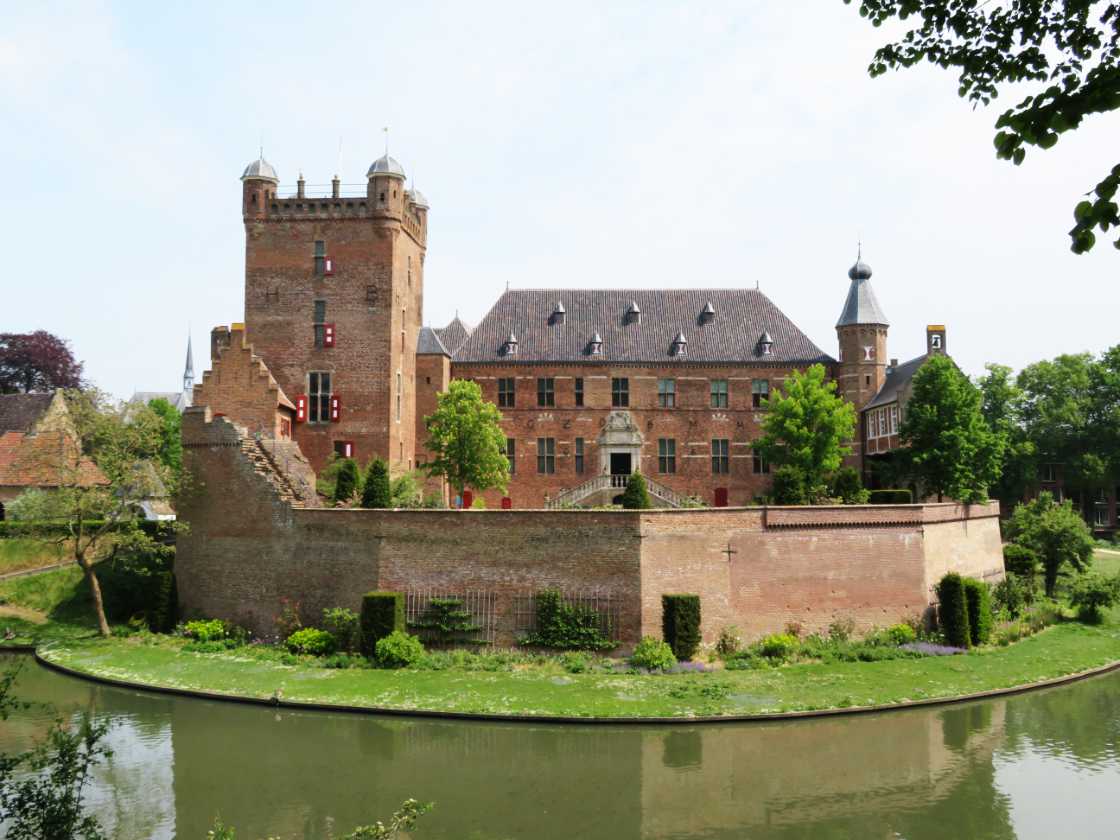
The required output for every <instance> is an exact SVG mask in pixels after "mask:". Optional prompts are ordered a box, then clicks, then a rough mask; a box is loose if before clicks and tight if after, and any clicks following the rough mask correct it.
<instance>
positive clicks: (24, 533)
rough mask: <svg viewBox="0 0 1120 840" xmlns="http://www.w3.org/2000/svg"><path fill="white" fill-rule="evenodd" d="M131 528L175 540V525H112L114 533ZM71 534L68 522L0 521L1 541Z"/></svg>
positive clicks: (96, 523) (93, 524) (90, 525)
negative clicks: (9, 538) (11, 538)
mask: <svg viewBox="0 0 1120 840" xmlns="http://www.w3.org/2000/svg"><path fill="white" fill-rule="evenodd" d="M104 525H105V520H104V519H87V520H85V521H84V522H83V523H82V527H83V528H85V529H86V530H94V529H97V528H101V527H103V526H104ZM130 528H139V529H140V530H141V531H143V532H144V533H145V534H147V535H148V536H150V537H154V538H157V539H160V540H163V541H172V540H174V538H175V523H173V522H154V521H149V520H147V519H141V520H130V521H128V522H117V523H114V524H113V525H112V530H114V531H126V530H128V529H130ZM69 533H70V524H69V523H68V522H35V521H30V520H22V519H0V539H5V538H8V537H65V536H67V535H68V534H69Z"/></svg>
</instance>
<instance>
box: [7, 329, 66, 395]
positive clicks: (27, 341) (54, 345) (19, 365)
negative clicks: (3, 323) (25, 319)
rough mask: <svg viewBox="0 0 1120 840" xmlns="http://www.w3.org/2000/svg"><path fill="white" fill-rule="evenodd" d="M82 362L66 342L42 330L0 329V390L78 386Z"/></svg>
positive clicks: (20, 390)
mask: <svg viewBox="0 0 1120 840" xmlns="http://www.w3.org/2000/svg"><path fill="white" fill-rule="evenodd" d="M81 384H82V363H81V362H79V361H76V360H75V359H74V354H73V352H72V351H71V350H70V345H69V343H68V342H66V341H63V340H62V339H61V338H58V337H57V336H53V335H51V334H50V333H49V332H46V331H45V330H37V331H36V332H33V333H0V394H18V393H25V394H29V393H32V392H36V391H53V390H55V389H56V388H79V387H81Z"/></svg>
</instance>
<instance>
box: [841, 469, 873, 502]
mask: <svg viewBox="0 0 1120 840" xmlns="http://www.w3.org/2000/svg"><path fill="white" fill-rule="evenodd" d="M832 495H833V496H835V497H836V498H838V499H840V501H842V502H843V503H844V504H846V505H862V504H865V503H866V502H867V499H868V496H869V492H868V491H867V490H865V489H864V487H863V480H862V479H861V478H860V477H859V471H858V470H857V469H856V468H855V467H841V468H840V469H838V470H837V471H836V474H835V475H834V476H833V477H832Z"/></svg>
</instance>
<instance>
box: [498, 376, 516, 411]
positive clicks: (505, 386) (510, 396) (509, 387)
mask: <svg viewBox="0 0 1120 840" xmlns="http://www.w3.org/2000/svg"><path fill="white" fill-rule="evenodd" d="M515 403H516V394H515V393H514V379H513V377H512V376H508V377H499V379H498V408H513V407H514V405H515Z"/></svg>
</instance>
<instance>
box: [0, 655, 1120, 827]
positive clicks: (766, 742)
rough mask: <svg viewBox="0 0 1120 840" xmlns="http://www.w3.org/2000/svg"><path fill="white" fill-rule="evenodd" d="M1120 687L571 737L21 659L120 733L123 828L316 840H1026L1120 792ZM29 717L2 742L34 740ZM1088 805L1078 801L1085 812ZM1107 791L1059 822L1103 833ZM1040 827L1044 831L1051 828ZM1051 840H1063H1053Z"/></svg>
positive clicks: (111, 804)
mask: <svg viewBox="0 0 1120 840" xmlns="http://www.w3.org/2000/svg"><path fill="white" fill-rule="evenodd" d="M1118 688H1120V676H1114V677H1109V678H1104V679H1099V680H1093V681H1088V682H1084V683H1080V684H1077V685H1074V686H1070V687H1067V688H1064V689H1059V690H1052V691H1048V692H1045V693H1042V694H1034V695H1025V696H1021V697H1016V698H1011V699H1008V700H1000V701H993V702H988V703H976V704H970V705H965V706H956V707H950V708H945V709H939V710H935V709H931V710H915V711H912V712H906V713H902V714H886V715H874V716H864V717H851V718H829V719H822V720H818V721H812V722H808V721H800V722H789V723H775V724H766V725H726V726H697V727H673V728H656V727H609V728H588V727H559V726H513V725H501V724H461V723H443V722H437V721H416V720H408V719H404V718H399V719H397V718H393V719H378V718H367V717H359V716H349V715H326V714H318V713H292V712H280V713H278V712H276V711H275V710H270V709H262V708H251V707H242V706H236V705H229V704H219V703H208V702H199V701H188V700H177V699H172V698H164V697H158V696H153V695H146V694H142V693H135V692H127V691H121V690H117V689H107V688H103V687H99V686H94V685H91V684H88V683H83V682H79V681H76V680H71V679H68V678H64V677H60V676H58V675H55V674H53V673H49V672H46V671H42V670H40V669H38V668H36V667H34V666H33V665H31V664H30V663H28V664H27V665H26V667H25V671H24V674H23V675H22V676H21V678H20V683H19V690H20V693H21V694H22V695H23V696H32V697H35V698H36V699H43V700H50V701H51V702H53V703H55V704H56V705H58V706H59V707H60V708H63V709H65V710H67V712H68V713H73V711H74V710H76V709H79V708H90V709H95V710H96V711H97V713H98V714H105V715H109V716H111V717H112V718H113V719H114V722H115V724H116V725H115V726H114V729H113V733H112V736H111V737H112V741H113V744H112V745H113V748H114V751H115V753H116V754H115V756H114V758H113V760H112V763H111V765H110V766H108V767H106V768H104V770H103V771H102V772H101V773H100V774H99V776H98V778H97V784H96V791H95V795H94V797H93V798H92V800H91V802H92V804H93V806H94V807H95V809H96V810H97V811H98V813H99V815H101V816H102V818H103V820H104V821H105V823H106V825H107V826H108V827H109V828H110V834H111V835H112V836H115V837H119V838H124V840H127V839H128V838H148V837H153V838H174V837H178V838H184V840H186V838H191V840H194V839H195V838H202V837H204V836H205V833H206V829H207V828H208V827H209V825H210V824H211V822H212V820H213V818H214V816H215V814H221V816H222V818H223V819H224V820H226V821H227V822H231V823H234V824H236V825H237V826H238V827H239V832H238V834H239V836H243V837H247V838H258V837H265V836H269V835H282V836H283V837H285V838H308V839H309V840H310V839H311V838H323V837H326V836H327V835H328V833H329V831H330V830H331V828H332V827H333V828H334V829H335V830H336V831H338V832H341V831H344V830H347V829H349V828H350V827H351V826H353V825H355V824H358V823H361V822H369V821H372V820H373V819H376V818H377V817H383V816H385V815H387V814H388V813H389V812H391V811H392V810H393V808H394V807H395V806H396V805H397V804H399V802H400V801H401V800H403V799H405V798H407V797H409V796H414V797H416V798H418V799H421V800H435V801H436V802H437V808H436V810H435V811H434V812H433V813H432V814H431V815H430V816H428V817H426V818H425V819H424V821H423V823H422V824H421V826H422V828H421V829H420V830H418V831H417V832H416V837H417V838H418V840H419V838H456V840H462V838H472V840H482V838H486V839H487V840H506V838H517V839H518V840H522V838H534V840H536V838H540V839H541V840H550V839H551V838H565V839H566V840H567V838H573V837H580V838H591V839H592V840H597V839H598V838H612V839H613V838H642V839H643V840H645V838H733V837H734V838H743V837H750V838H783V839H784V838H849V837H850V838H884V839H885V838H899V837H901V838H913V840H920V838H927V837H928V838H937V840H944V838H945V837H961V838H1028V837H1035V836H1045V835H1044V834H1042V833H1041V832H1039V831H1038V830H1037V829H1038V828H1040V827H1041V825H1040V821H1039V819H1038V818H1037V815H1036V813H1035V812H1036V811H1037V809H1038V808H1039V807H1040V806H1039V803H1044V802H1047V803H1050V804H1051V807H1055V806H1054V805H1053V802H1054V800H1053V798H1052V792H1053V791H1054V790H1055V789H1061V788H1062V786H1063V785H1065V786H1066V787H1068V788H1069V789H1079V786H1080V787H1081V788H1084V784H1083V781H1084V776H1085V774H1091V775H1093V776H1096V777H1099V780H1100V781H1101V783H1102V785H1103V787H1102V791H1103V790H1105V789H1106V788H1107V787H1108V786H1113V787H1114V786H1115V785H1116V783H1117V782H1118V781H1120V761H1118V755H1117V745H1118V743H1120V699H1118V698H1120V692H1118V691H1117V689H1118ZM48 723H49V718H48V717H46V716H44V715H42V714H41V713H36V714H31V715H21V716H20V717H19V718H18V719H13V720H12V721H9V723H8V725H7V726H6V727H5V729H4V730H3V731H2V732H0V749H3V748H11V747H13V746H17V745H19V744H22V743H26V742H27V740H28V739H29V738H31V737H34V736H36V735H41V733H42V732H43V731H44V730H45V727H46V725H47V724H48ZM1082 798H1083V799H1084V797H1082ZM1110 806H1111V801H1110V797H1109V796H1108V795H1106V794H1105V793H1103V792H1102V793H1101V794H1100V795H1098V796H1095V797H1094V798H1091V800H1090V801H1087V802H1084V801H1082V802H1079V806H1078V808H1077V809H1076V810H1075V812H1074V813H1071V812H1070V810H1071V809H1064V808H1063V809H1061V810H1062V813H1061V823H1060V825H1061V826H1062V827H1063V828H1064V831H1063V833H1073V832H1074V831H1076V830H1077V828H1078V826H1079V825H1080V826H1082V830H1083V833H1085V834H1087V835H1094V834H1096V833H1098V831H1097V829H1099V827H1100V826H1101V825H1103V824H1105V823H1104V821H1105V820H1106V819H1108V820H1111V815H1110V812H1109V809H1110ZM1042 822H1045V821H1044V820H1043V821H1042ZM1051 836H1052V835H1051Z"/></svg>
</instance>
